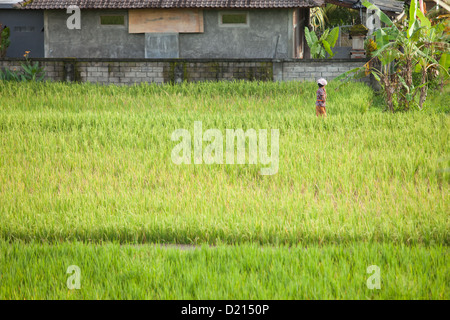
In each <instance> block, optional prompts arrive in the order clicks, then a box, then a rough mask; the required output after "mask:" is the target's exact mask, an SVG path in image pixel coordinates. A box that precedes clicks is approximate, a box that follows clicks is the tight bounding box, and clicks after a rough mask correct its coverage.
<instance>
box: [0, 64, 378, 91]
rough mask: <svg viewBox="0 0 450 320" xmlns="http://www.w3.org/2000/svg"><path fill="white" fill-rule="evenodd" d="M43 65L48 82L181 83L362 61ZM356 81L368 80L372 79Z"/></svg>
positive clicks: (293, 74) (326, 71) (295, 73)
mask: <svg viewBox="0 0 450 320" xmlns="http://www.w3.org/2000/svg"><path fill="white" fill-rule="evenodd" d="M33 61H39V63H40V65H41V66H43V67H44V69H45V72H46V76H45V79H46V80H51V81H80V82H92V83H101V84H116V85H131V84H134V83H143V82H148V83H152V82H154V83H167V82H173V83H179V82H182V81H189V82H197V81H220V80H259V81H315V80H317V79H318V78H320V77H323V78H326V79H327V80H332V79H333V78H335V77H337V76H338V75H340V74H342V73H343V72H346V71H349V70H351V69H353V68H356V67H361V66H362V65H364V63H365V62H366V61H365V60H350V59H341V60H338V59H336V60H268V59H266V60H264V59H259V60H258V59H255V60H251V59H220V60H207V59H159V60H151V59H128V60H123V59H74V58H70V59H69V58H68V59H57V58H46V59H34V60H33ZM24 62H25V61H24V59H19V58H5V59H2V60H0V68H2V69H5V68H8V69H9V70H11V71H13V70H14V69H16V70H21V64H22V63H24ZM359 81H363V82H366V83H367V84H369V85H370V84H371V82H370V78H369V77H365V78H363V79H360V80H359Z"/></svg>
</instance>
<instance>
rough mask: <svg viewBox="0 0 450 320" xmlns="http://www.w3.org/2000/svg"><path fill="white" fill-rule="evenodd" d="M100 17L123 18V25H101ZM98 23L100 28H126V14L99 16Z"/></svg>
mask: <svg viewBox="0 0 450 320" xmlns="http://www.w3.org/2000/svg"><path fill="white" fill-rule="evenodd" d="M102 17H123V24H102ZM98 23H99V25H100V27H102V28H127V25H128V20H127V15H126V14H124V13H123V14H108V13H105V14H99V16H98Z"/></svg>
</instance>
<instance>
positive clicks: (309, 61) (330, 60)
mask: <svg viewBox="0 0 450 320" xmlns="http://www.w3.org/2000/svg"><path fill="white" fill-rule="evenodd" d="M29 59H30V60H32V61H61V62H192V63H196V62H197V63H198V62H274V63H283V62H296V63H342V62H367V61H369V59H241V58H237V59H232V58H224V59H222V58H211V59H205V58H199V59H193V58H189V59H184V58H180V59H145V58H70V57H67V58H31V57H30V58H29ZM0 61H25V58H2V59H0Z"/></svg>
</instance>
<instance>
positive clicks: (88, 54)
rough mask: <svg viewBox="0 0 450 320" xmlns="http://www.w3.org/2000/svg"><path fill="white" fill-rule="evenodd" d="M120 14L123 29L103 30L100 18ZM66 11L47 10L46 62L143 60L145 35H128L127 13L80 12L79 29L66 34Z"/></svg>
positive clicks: (105, 28) (45, 19) (118, 27)
mask: <svg viewBox="0 0 450 320" xmlns="http://www.w3.org/2000/svg"><path fill="white" fill-rule="evenodd" d="M105 14H123V15H125V26H102V25H100V15H105ZM68 17H70V14H67V13H66V11H65V10H46V11H45V13H44V24H45V32H46V34H45V53H46V55H45V56H46V57H47V58H64V57H77V58H143V57H144V41H145V38H144V34H129V33H128V10H81V29H80V30H76V29H74V30H69V29H68V28H67V26H66V21H67V18H68Z"/></svg>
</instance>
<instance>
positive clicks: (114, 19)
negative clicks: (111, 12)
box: [100, 16, 125, 26]
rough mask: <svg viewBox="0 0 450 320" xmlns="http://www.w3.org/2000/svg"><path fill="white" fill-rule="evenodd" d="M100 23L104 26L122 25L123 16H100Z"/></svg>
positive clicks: (123, 21)
mask: <svg viewBox="0 0 450 320" xmlns="http://www.w3.org/2000/svg"><path fill="white" fill-rule="evenodd" d="M100 24H101V25H104V26H110V25H113V26H123V25H124V24H125V16H100Z"/></svg>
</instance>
